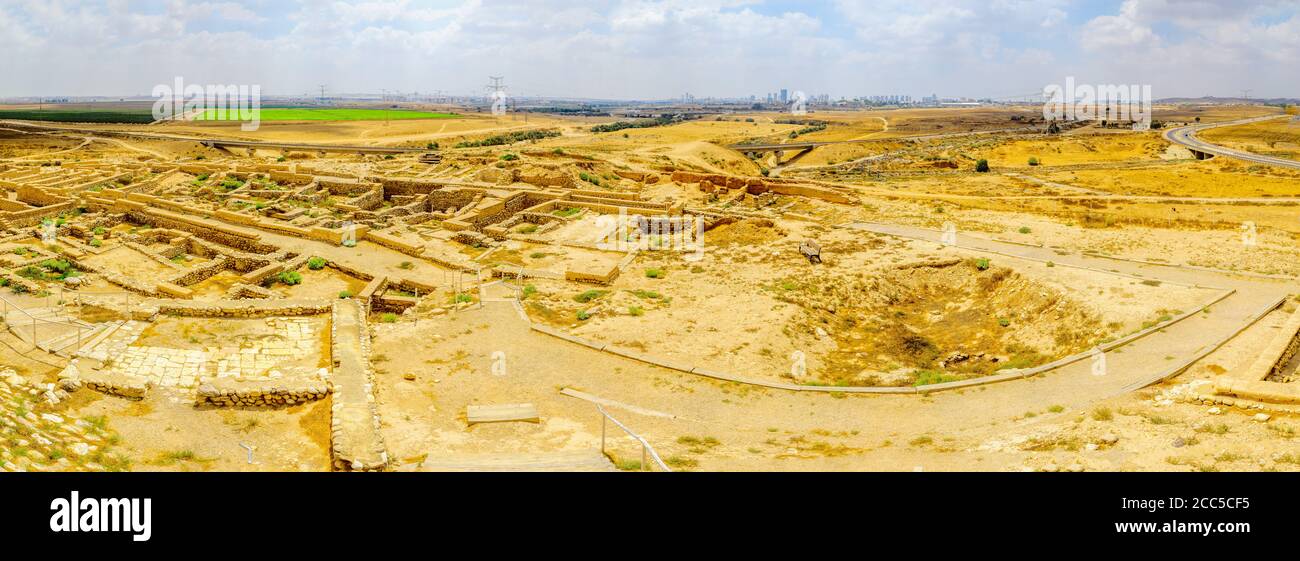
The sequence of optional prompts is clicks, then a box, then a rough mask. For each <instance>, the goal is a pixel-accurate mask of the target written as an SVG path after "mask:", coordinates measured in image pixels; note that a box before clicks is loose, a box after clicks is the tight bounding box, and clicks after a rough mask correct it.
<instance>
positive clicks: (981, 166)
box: [975, 159, 989, 173]
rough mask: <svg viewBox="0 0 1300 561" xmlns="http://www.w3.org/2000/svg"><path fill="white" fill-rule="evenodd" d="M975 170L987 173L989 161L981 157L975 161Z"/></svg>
mask: <svg viewBox="0 0 1300 561" xmlns="http://www.w3.org/2000/svg"><path fill="white" fill-rule="evenodd" d="M975 171H978V172H980V173H988V172H989V161H988V160H984V159H981V160H980V161H978V162H975Z"/></svg>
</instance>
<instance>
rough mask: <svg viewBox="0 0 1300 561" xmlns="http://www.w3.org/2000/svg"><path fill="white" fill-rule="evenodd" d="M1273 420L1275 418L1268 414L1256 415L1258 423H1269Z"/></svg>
mask: <svg viewBox="0 0 1300 561" xmlns="http://www.w3.org/2000/svg"><path fill="white" fill-rule="evenodd" d="M1272 418H1273V416H1272V415H1269V414H1268V413H1256V414H1255V417H1254V419H1255V422H1256V423H1267V422H1268V420H1269V419H1272Z"/></svg>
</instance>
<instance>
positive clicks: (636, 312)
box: [627, 306, 645, 317]
mask: <svg viewBox="0 0 1300 561" xmlns="http://www.w3.org/2000/svg"><path fill="white" fill-rule="evenodd" d="M627 313H629V314H631V315H633V316H638V317H640V316H643V315H645V309H644V308H642V307H641V306H628V307H627Z"/></svg>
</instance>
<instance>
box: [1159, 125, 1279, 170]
mask: <svg viewBox="0 0 1300 561" xmlns="http://www.w3.org/2000/svg"><path fill="white" fill-rule="evenodd" d="M1290 117H1291V115H1269V116H1266V117H1255V118H1251V119H1241V120H1238V121H1228V122H1224V123H1213V124H1209V125H1192V126H1189V127H1181V128H1176V129H1170V130H1169V131H1167V132H1165V140H1168V141H1169V142H1172V143H1174V144H1180V145H1182V146H1185V147H1187V149H1188V150H1191V151H1192V155H1193V156H1195V157H1196V159H1198V160H1208V159H1210V158H1213V157H1215V156H1222V157H1224V158H1232V159H1234V160H1241V161H1244V162H1251V163H1256V164H1267V165H1272V166H1278V167H1284V168H1290V169H1300V161H1296V160H1288V159H1285V158H1274V157H1271V156H1261V155H1259V154H1252V153H1250V152H1243V151H1241V150H1233V149H1231V148H1225V147H1223V146H1219V145H1216V144H1210V143H1208V142H1205V141H1203V140H1201V139H1199V138H1196V133H1198V132H1200V131H1203V130H1209V129H1213V128H1218V127H1230V126H1234V125H1246V124H1250V123H1255V122H1259V121H1271V120H1273V119H1282V118H1290Z"/></svg>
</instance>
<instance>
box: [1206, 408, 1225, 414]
mask: <svg viewBox="0 0 1300 561" xmlns="http://www.w3.org/2000/svg"><path fill="white" fill-rule="evenodd" d="M1207 413H1209V414H1211V415H1222V414H1223V410H1222V409H1219V408H1218V407H1211V408H1210V410H1209V411H1207Z"/></svg>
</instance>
